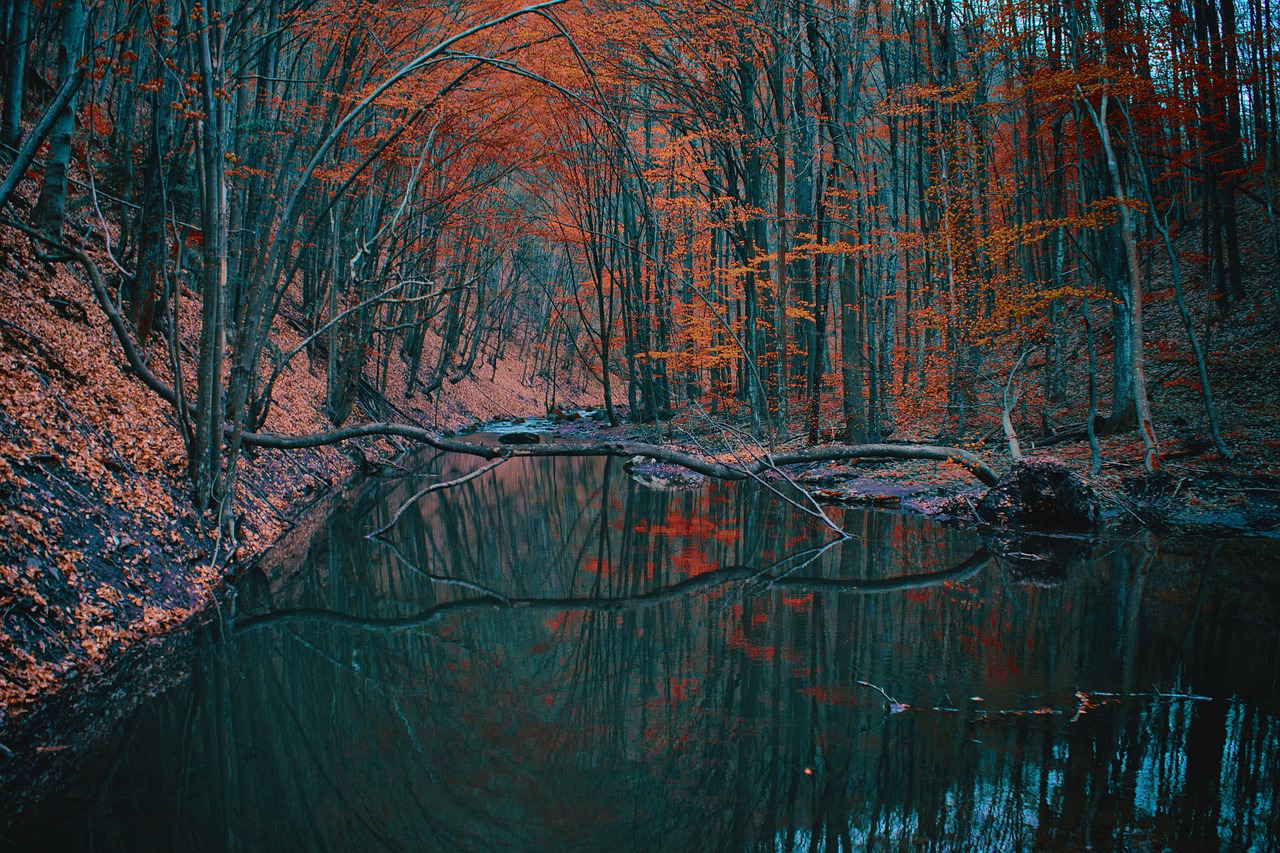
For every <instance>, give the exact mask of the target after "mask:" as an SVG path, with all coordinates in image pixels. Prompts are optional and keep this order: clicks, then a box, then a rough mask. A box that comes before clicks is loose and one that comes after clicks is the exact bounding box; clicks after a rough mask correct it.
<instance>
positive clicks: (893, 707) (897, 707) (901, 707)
mask: <svg viewBox="0 0 1280 853" xmlns="http://www.w3.org/2000/svg"><path fill="white" fill-rule="evenodd" d="M910 710H911V706H910V705H908V704H906V703H905V702H890V703H889V713H890V714H901V713H902V712H903V711H910Z"/></svg>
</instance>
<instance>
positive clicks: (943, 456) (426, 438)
mask: <svg viewBox="0 0 1280 853" xmlns="http://www.w3.org/2000/svg"><path fill="white" fill-rule="evenodd" d="M391 435H394V436H398V437H400V438H407V439H409V440H411V441H417V442H420V443H422V444H426V445H428V446H430V447H434V448H436V449H437V450H448V451H451V452H454V453H464V454H468V455H470V456H479V457H481V458H482V459H497V458H499V457H505V458H514V457H517V456H621V457H631V456H648V457H649V458H651V459H656V460H657V461H659V462H669V463H671V464H673V465H680V466H682V467H684V468H688V469H689V470H690V471H697V472H698V473H700V474H706V475H707V476H708V477H716V478H718V479H721V480H745V479H748V478H749V477H754V476H758V475H760V474H763V473H765V472H766V471H771V470H773V469H774V468H776V467H778V466H781V465H796V464H800V463H809V462H836V461H847V460H850V459H925V460H932V461H935V462H951V463H954V464H956V465H959V466H960V467H961V468H964V469H965V470H966V471H968V472H969V473H971V474H973V476H974V477H976V478H977V479H978V480H980V481H982V483H983V484H984V485H987V486H994V485H995V484H996V481H997V480H998V479H999V478H998V477H997V476H996V472H995V471H994V470H992V469H991V467H990V466H989V465H987V463H986V462H984V461H983V460H982V458H981V457H979V456H977V455H976V454H974V453H971V452H969V451H968V450H964V449H961V448H959V447H937V446H934V445H925V444H827V445H820V446H817V447H806V448H802V449H800V450H784V451H780V452H778V453H766V454H762V455H760V456H758V457H756V458H754V459H749V460H745V461H743V462H735V463H726V462H720V461H717V460H715V459H712V458H710V457H706V456H696V455H694V454H692V453H686V452H684V451H682V450H676V449H675V448H671V447H663V446H661V445H657V444H648V443H645V442H641V441H582V442H560V443H547V444H528V445H502V446H499V447H489V446H485V445H480V444H473V443H472V442H469V441H463V440H461V439H457V438H448V437H446V436H442V435H440V434H439V433H437V432H434V431H432V430H429V429H423V428H422V427H418V426H411V425H409V424H393V423H372V424H360V425H358V426H350V427H344V428H342V429H336V430H332V431H330V432H324V433H318V434H315V435H297V436H291V435H277V434H275V433H248V432H247V433H245V434H244V436H243V440H244V443H245V444H248V445H253V446H256V447H271V448H276V449H279V450H291V449H298V448H303V447H319V446H321V445H325V444H336V443H337V442H340V441H348V440H350V439H353V438H368V437H376V436H391Z"/></svg>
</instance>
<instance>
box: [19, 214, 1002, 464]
mask: <svg viewBox="0 0 1280 853" xmlns="http://www.w3.org/2000/svg"><path fill="white" fill-rule="evenodd" d="M0 222H3V224H5V225H8V226H10V227H11V228H15V229H17V230H19V231H21V232H23V233H25V234H26V235H28V236H29V237H31V238H32V239H34V240H37V241H39V242H42V243H44V244H46V245H48V246H50V247H51V248H53V249H55V250H56V251H58V252H60V253H62V254H63V255H64V256H65V258H66V259H67V260H71V261H74V262H76V263H77V264H79V265H80V266H81V267H82V268H83V269H84V270H85V272H86V274H87V275H88V276H89V282H90V286H91V289H92V290H93V294H94V297H95V299H96V301H97V302H98V306H99V307H100V308H101V309H102V311H103V313H104V314H106V315H107V320H108V322H110V324H111V328H112V330H113V331H114V332H115V335H116V339H117V340H118V341H119V342H120V347H121V349H122V350H123V352H124V356H125V359H126V361H127V362H128V363H129V367H130V369H131V370H132V371H133V372H134V373H135V374H136V375H137V376H138V378H139V379H140V380H142V382H143V384H145V385H146V386H147V387H148V388H150V389H151V390H152V391H154V392H155V393H156V394H159V395H160V397H161V398H163V399H164V400H166V401H167V402H169V403H170V404H171V405H173V406H174V408H175V410H176V411H177V414H178V416H179V417H180V418H182V417H183V416H185V415H186V414H187V413H189V412H190V411H191V410H192V409H193V406H192V404H191V403H190V401H187V400H185V399H184V397H183V396H182V395H179V394H178V393H176V392H175V391H174V389H173V388H170V387H169V386H168V385H167V384H165V383H164V382H163V381H162V380H161V379H160V378H159V377H158V376H156V375H155V373H153V372H152V371H151V370H150V368H148V367H147V365H146V362H145V361H144V360H143V358H142V356H141V355H140V354H139V352H138V349H137V347H136V345H135V344H134V342H133V338H132V336H131V335H130V334H129V328H128V326H127V324H126V323H125V320H124V318H123V317H122V316H121V314H120V311H119V310H118V309H117V308H116V306H115V303H114V302H113V301H112V299H111V294H110V292H109V290H108V289H107V286H106V282H105V281H104V280H103V277H102V272H101V270H99V269H98V265H97V264H96V263H95V262H94V260H93V259H92V258H91V257H89V255H88V254H87V253H85V252H83V251H81V250H80V249H77V248H75V247H73V246H70V245H67V244H66V243H63V242H61V241H58V240H53V239H51V238H49V237H46V236H44V235H42V234H39V233H38V232H36V231H35V230H34V229H32V228H30V227H28V226H27V225H24V224H23V223H20V222H15V221H13V220H8V219H5V220H0ZM223 432H224V436H225V438H227V439H228V440H230V439H232V438H233V436H234V435H235V428H234V427H233V426H231V425H229V424H228V425H226V426H225V427H224V428H223ZM391 436H395V437H398V438H403V439H407V440H409V441H413V442H417V443H420V444H425V445H427V446H429V447H433V448H435V449H437V450H444V451H449V452H451V453H462V454H467V455H470V456H478V457H481V458H483V459H490V460H492V459H499V458H515V457H521V456H530V457H532V456H539V457H550V456H619V457H624V458H627V457H632V456H647V457H649V458H651V459H655V460H657V461H659V462H668V463H671V464H674V465H680V466H682V467H684V468H688V469H689V470H691V471H697V472H698V473H700V474H705V475H707V476H709V477H715V478H717V479H721V480H746V479H749V478H755V477H759V476H760V475H762V474H765V473H767V472H771V471H774V470H775V469H776V468H778V467H780V466H784V465H796V464H805V463H815V462H837V461H848V460H852V459H923V460H930V461H935V462H950V463H952V464H955V465H959V466H960V467H962V468H964V469H965V470H966V471H969V472H970V473H971V474H973V476H974V477H976V478H977V479H978V480H979V481H981V482H982V483H983V484H984V485H987V486H994V485H995V484H996V481H997V480H998V479H999V478H998V477H997V475H996V472H995V471H994V470H992V468H991V467H990V466H989V465H987V463H986V462H984V461H983V460H982V458H981V457H979V456H978V455H977V454H975V453H972V452H970V451H968V450H964V449H962V448H959V447H941V446H935V445H921V444H830V445H820V446H814V447H805V448H800V449H798V450H785V451H779V452H775V453H762V454H759V455H757V456H755V457H754V458H751V459H747V460H745V461H735V462H734V463H726V462H721V461H719V460H717V459H714V458H712V457H710V456H699V455H696V454H692V453H686V452H685V451H682V450H677V449H675V448H672V447H664V446H661V445H657V444H649V443H647V442H640V441H574V442H557V443H549V444H519V445H509V444H503V445H499V446H496V447H495V446H489V445H483V444H478V443H475V442H471V441H465V440H463V439H459V438H454V437H451V436H446V435H443V434H441V433H440V432H437V431H435V430H429V429H426V428H424V427H420V426H416V425H413V424H403V423H390V422H376V423H368V424H359V425H354V426H349V427H342V428H340V429H334V430H330V431H327V432H322V433H315V434H311V435H281V434H278V433H271V432H249V431H242V432H240V433H239V439H240V441H241V442H242V443H243V444H244V445H247V446H250V447H263V448H273V449H277V450H297V449H302V448H307V447H321V446H325V445H331V444H338V443H341V442H345V441H351V440H353V439H357V438H378V437H391Z"/></svg>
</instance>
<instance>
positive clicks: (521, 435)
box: [498, 432, 542, 444]
mask: <svg viewBox="0 0 1280 853" xmlns="http://www.w3.org/2000/svg"><path fill="white" fill-rule="evenodd" d="M541 440H542V439H540V438H538V434H537V433H536V432H506V433H503V434H502V435H500V436H498V441H499V442H501V443H502V444H537V443H538V442H540V441H541Z"/></svg>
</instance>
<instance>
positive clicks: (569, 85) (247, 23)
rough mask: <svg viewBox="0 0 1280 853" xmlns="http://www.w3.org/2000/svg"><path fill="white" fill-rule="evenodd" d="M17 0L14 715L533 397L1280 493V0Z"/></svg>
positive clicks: (792, 443)
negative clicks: (331, 511)
mask: <svg viewBox="0 0 1280 853" xmlns="http://www.w3.org/2000/svg"><path fill="white" fill-rule="evenodd" d="M0 3H2V5H0V45H2V49H0V83H2V89H0V108H2V110H3V114H2V116H0V180H2V183H0V258H3V266H2V268H0V289H2V290H3V296H0V303H2V305H0V608H4V610H3V616H0V702H2V705H0V707H3V708H5V709H7V710H6V711H5V713H3V714H0V740H3V738H4V737H6V735H5V727H4V725H3V722H4V720H5V719H6V718H7V716H8V715H9V714H13V715H14V716H15V718H16V717H17V716H20V715H22V714H25V713H26V711H27V709H28V708H29V707H35V706H36V704H38V703H39V702H40V701H42V700H43V699H44V698H45V697H47V696H48V695H50V694H51V692H53V691H56V690H57V689H60V687H61V686H64V685H65V684H67V683H68V678H69V676H68V672H71V673H72V675H71V676H70V678H74V677H75V673H76V672H79V671H83V669H84V668H85V667H104V666H107V663H108V661H109V659H110V658H111V656H112V655H113V653H114V651H116V650H120V649H124V648H134V647H136V646H137V644H138V642H139V640H140V639H141V638H146V637H153V636H160V635H162V634H164V633H165V632H167V631H170V630H172V629H173V628H174V627H175V626H178V625H180V624H184V623H185V622H186V620H188V619H190V618H191V617H192V616H193V615H194V614H197V613H199V612H200V611H201V610H202V608H203V606H204V603H207V601H209V600H210V596H211V595H214V593H213V592H212V590H214V588H215V587H216V586H217V585H218V584H219V583H221V582H223V580H229V579H232V578H234V577H235V576H236V574H237V572H240V571H242V570H243V569H244V567H245V566H248V565H250V563H251V562H252V558H253V557H255V556H256V555H258V554H260V553H261V552H262V551H263V550H265V549H266V548H267V546H269V545H271V544H272V543H273V542H275V541H277V539H279V538H280V536H281V535H282V534H283V533H284V531H286V530H289V529H291V528H293V527H295V526H296V524H297V522H298V520H299V519H300V518H302V517H303V516H304V510H305V509H307V508H309V507H314V506H317V505H319V503H320V501H321V499H322V497H323V495H324V494H325V493H328V492H340V491H341V487H342V484H343V483H345V482H349V480H348V477H349V475H350V474H351V473H352V472H353V471H358V472H363V473H366V474H367V473H370V472H378V471H382V472H383V473H386V472H388V471H394V470H400V471H406V472H407V469H405V468H403V467H402V466H403V465H406V464H408V463H407V462H404V460H405V459H406V458H407V455H409V454H411V453H412V452H413V451H414V449H415V448H422V447H424V446H425V447H426V448H428V449H430V450H434V451H439V452H444V453H459V454H468V455H471V456H481V457H484V458H485V460H486V465H485V466H484V467H483V470H479V471H472V472H471V473H470V474H463V475H462V476H461V478H460V479H459V480H458V481H457V482H458V483H464V482H466V481H468V480H469V479H470V478H471V477H473V476H474V477H481V476H483V474H484V473H485V472H487V471H488V470H491V468H492V467H496V465H498V464H500V463H502V462H504V461H506V460H508V459H509V458H510V457H512V456H558V455H568V454H571V453H573V452H574V451H573V449H571V448H570V449H565V448H564V447H562V446H560V445H558V444H556V443H555V442H546V441H542V442H539V441H538V438H537V436H534V437H533V439H532V442H533V443H532V444H530V445H528V446H514V445H510V444H507V445H496V446H488V445H486V446H479V445H476V444H474V443H471V442H469V441H468V440H467V436H465V435H463V434H461V433H460V432H457V431H459V430H460V428H462V427H468V428H469V427H470V426H473V425H474V424H475V423H477V422H485V421H492V419H494V418H498V417H505V418H507V419H509V420H514V421H516V422H520V421H521V420H522V419H523V418H527V417H530V416H541V415H542V413H543V412H551V413H552V416H553V417H554V418H555V419H557V420H569V419H578V418H579V417H580V414H579V410H580V409H581V408H584V407H589V408H590V409H592V410H598V411H596V412H595V414H594V415H593V416H592V417H594V418H595V419H596V421H597V423H595V424H593V426H592V427H591V429H590V430H586V432H587V433H588V439H589V444H587V445H580V446H579V448H578V451H577V452H578V453H580V454H584V455H604V456H620V457H634V456H637V455H647V456H651V457H653V458H655V459H659V460H662V461H663V462H671V463H676V464H677V465H682V466H684V467H686V468H691V469H694V470H695V471H697V472H701V474H705V475H710V476H711V477H713V478H720V479H729V480H739V481H748V482H749V481H753V480H760V475H761V474H762V472H763V473H769V472H772V474H771V476H773V475H776V476H779V477H782V478H784V479H786V480H788V482H790V484H791V485H793V486H794V485H796V482H797V481H796V479H795V478H794V471H792V472H791V473H786V472H783V471H782V470H781V469H782V468H783V467H785V466H787V465H796V464H800V463H804V464H810V463H814V464H816V463H825V462H833V461H836V462H839V461H846V462H848V461H852V462H854V463H856V462H857V460H859V459H866V458H874V459H877V460H885V459H900V460H901V459H915V460H925V464H926V466H927V469H926V470H931V469H932V468H936V467H938V466H943V467H945V466H946V463H948V462H954V463H958V464H959V466H960V467H961V468H962V469H967V472H968V474H966V477H967V476H968V475H972V476H973V477H975V478H976V479H977V480H980V481H982V482H983V483H984V484H985V485H987V486H991V485H993V484H994V483H995V482H996V479H997V477H998V476H999V474H1000V473H1001V472H1002V471H1004V470H1006V469H1007V468H1009V467H1010V466H1011V465H1013V464H1014V463H1016V462H1018V461H1019V460H1021V459H1022V458H1023V457H1024V456H1027V457H1030V456H1035V455H1036V454H1037V453H1040V452H1042V451H1044V450H1046V449H1048V451H1049V452H1052V453H1054V454H1059V455H1061V457H1062V458H1063V459H1065V460H1066V461H1067V463H1068V465H1069V466H1071V467H1073V468H1074V469H1075V470H1076V471H1077V472H1078V473H1079V474H1080V475H1081V476H1082V477H1084V478H1085V480H1087V481H1089V482H1091V483H1093V484H1094V485H1095V486H1096V487H1097V488H1098V489H1099V490H1101V491H1103V493H1104V499H1106V500H1110V501H1111V502H1112V504H1111V505H1112V510H1113V514H1119V515H1121V516H1124V517H1126V519H1127V518H1128V517H1129V516H1132V519H1136V520H1137V521H1138V522H1139V523H1141V524H1142V525H1143V526H1144V528H1148V529H1159V530H1167V529H1168V527H1167V526H1165V527H1160V525H1159V524H1156V523H1154V522H1150V521H1149V519H1148V518H1147V516H1146V515H1145V514H1144V512H1143V511H1142V510H1141V508H1139V507H1137V505H1136V503H1134V501H1139V500H1141V499H1145V498H1146V497H1149V496H1152V495H1158V496H1159V497H1161V498H1164V499H1168V500H1170V501H1173V500H1181V501H1182V503H1181V504H1180V506H1181V507H1182V509H1183V510H1186V511H1187V512H1188V513H1192V514H1194V513H1195V512H1197V511H1202V510H1203V511H1205V512H1209V511H1212V512H1213V513H1217V514H1215V515H1213V521H1212V523H1213V524H1217V523H1218V522H1219V521H1221V519H1222V518H1225V517H1227V516H1228V515H1230V514H1231V513H1233V512H1234V513H1236V515H1235V516H1231V517H1232V518H1235V517H1236V516H1239V517H1241V518H1245V519H1246V521H1247V522H1248V524H1249V525H1252V527H1253V528H1258V527H1266V528H1268V529H1275V521H1276V519H1277V518H1280V509H1277V507H1276V506H1274V495H1275V494H1280V414H1278V412H1280V406H1278V405H1277V400H1278V398H1277V397H1276V388H1277V387H1280V222H1277V217H1278V216H1280V213H1278V212H1277V210H1276V207H1277V205H1278V204H1280V163H1278V162H1277V161H1278V159H1280V10H1276V9H1273V3H1272V0H1226V2H1210V0H846V2H831V1H830V0H805V2H793V0H671V2H667V0H662V2H659V0H544V2H536V3H527V2H509V0H476V2H455V1H454V0H440V1H439V2H429V3H413V2H404V0H381V2H372V0H93V2H89V0H0ZM586 420H588V418H585V417H584V418H583V421H584V422H585V421H586ZM463 432H465V430H463ZM520 464H525V462H524V461H523V460H522V461H521V463H520ZM1171 465H1173V466H1175V467H1172V468H1171V467H1170V466H1171ZM1179 465H1180V466H1181V467H1177V466H1179ZM522 470H523V469H522ZM530 470H534V469H530ZM536 470H538V471H541V470H542V469H536ZM918 470H920V469H914V468H903V469H891V470H890V474H891V475H892V474H893V473H894V471H897V472H898V473H899V474H902V472H903V471H907V472H908V475H909V476H914V477H917V479H919V478H921V477H923V478H924V479H928V478H929V477H933V476H935V475H932V474H924V475H920V474H918ZM788 471H790V469H788ZM911 472H917V473H911ZM908 475H904V476H908ZM539 476H541V475H539ZM937 476H941V475H937ZM1108 478H1110V479H1108ZM966 482H967V480H966ZM1188 484H1189V485H1188ZM1214 484H1216V485H1214ZM952 485H953V484H952ZM1211 487H1212V488H1211ZM432 488H433V487H432V486H430V485H428V486H427V487H426V488H424V490H423V491H422V492H420V493H416V494H415V495H414V497H413V499H412V500H411V501H410V502H409V503H414V502H416V501H418V500H419V499H420V498H421V497H422V496H423V495H425V494H428V493H430V492H431V491H432ZM948 488H951V485H948ZM1214 488H1216V489H1217V491H1213V489H1214ZM1197 489H1199V491H1197ZM1211 491H1212V496H1211V497H1206V496H1208V495H1209V494H1210V492H1211ZM1134 495H1136V496H1137V497H1133V496H1134ZM1180 496H1181V497H1180ZM401 497H403V495H402V496H401ZM433 499H434V497H433ZM440 499H441V500H445V498H440ZM806 500H810V499H809V498H804V499H803V500H801V501H800V502H801V503H803V502H804V501H806ZM895 500H896V499H895ZM1259 501H1262V502H1263V503H1265V502H1266V501H1271V503H1269V504H1266V507H1265V508H1264V509H1265V512H1264V511H1262V510H1257V507H1258V506H1261V504H1260V503H1259ZM895 505H896V504H895ZM77 506H79V507H81V508H82V509H84V508H87V510H85V511H81V510H77V509H76V507H77ZM816 506H817V505H816V504H814V508H813V509H812V511H811V514H815V515H816V516H820V517H823V518H826V521H827V523H828V524H829V525H830V526H831V527H832V528H833V529H837V530H838V529H839V525H838V524H836V523H835V522H833V521H832V520H831V519H830V518H828V517H827V516H826V515H824V513H823V510H821V509H817V508H816ZM408 508H409V505H408V504H405V505H404V506H402V507H401V508H400V510H399V512H398V513H396V514H395V515H394V517H390V520H389V521H388V522H387V525H386V527H384V528H382V529H380V530H378V531H375V533H382V532H384V531H385V529H386V528H389V527H391V526H392V525H394V524H395V523H396V522H397V521H398V520H399V519H400V518H401V513H404V512H405V511H406V509H408ZM1255 510H1256V511H1255ZM1219 511H1221V512H1219ZM1223 513H1226V515H1223ZM1180 517H1187V516H1185V515H1184V516H1180ZM1258 519H1262V520H1261V521H1259V520H1258ZM384 520H385V519H384ZM1232 523H1233V524H1234V522H1232ZM1175 527H1176V525H1175ZM1179 529H1180V528H1179ZM126 530H127V531H128V535H125V533H124V531H126ZM709 535H710V534H709ZM843 535H846V536H847V534H843ZM1126 547H1127V546H1126ZM153 559H154V562H153ZM726 559H727V558H726ZM744 559H745V558H744ZM165 566H168V568H165ZM1206 571H1208V570H1206ZM1206 576H1207V575H1206ZM77 578H78V580H77ZM1196 606H1197V607H1199V604H1197V605H1196ZM1197 612H1198V611H1197ZM859 683H862V682H859ZM881 692H884V691H883V690H882V691H881ZM886 696H887V694H886ZM0 748H3V750H4V752H6V753H7V752H9V748H8V747H6V746H5V745H4V743H2V742H0ZM1272 819H1274V815H1273V818H1272Z"/></svg>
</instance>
